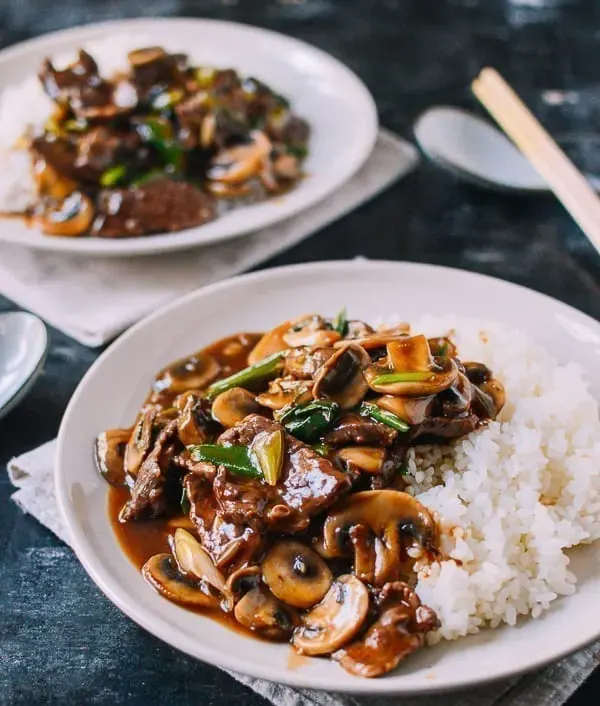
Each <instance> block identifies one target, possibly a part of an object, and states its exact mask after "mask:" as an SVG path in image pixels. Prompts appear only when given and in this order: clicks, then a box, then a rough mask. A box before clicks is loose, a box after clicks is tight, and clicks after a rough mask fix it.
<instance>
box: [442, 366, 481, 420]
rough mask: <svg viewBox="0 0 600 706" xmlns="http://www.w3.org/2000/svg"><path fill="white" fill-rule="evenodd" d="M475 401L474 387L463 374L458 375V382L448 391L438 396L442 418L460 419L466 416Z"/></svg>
mask: <svg viewBox="0 0 600 706" xmlns="http://www.w3.org/2000/svg"><path fill="white" fill-rule="evenodd" d="M472 399H473V385H471V383H470V382H469V378H468V377H467V376H466V375H463V373H458V375H457V377H456V380H455V382H454V384H453V385H451V386H450V387H449V388H448V389H447V390H444V391H443V392H441V393H440V394H439V395H438V402H439V403H440V405H441V408H442V416H445V417H458V416H460V415H463V414H466V413H467V412H468V411H469V409H470V407H471V401H472Z"/></svg>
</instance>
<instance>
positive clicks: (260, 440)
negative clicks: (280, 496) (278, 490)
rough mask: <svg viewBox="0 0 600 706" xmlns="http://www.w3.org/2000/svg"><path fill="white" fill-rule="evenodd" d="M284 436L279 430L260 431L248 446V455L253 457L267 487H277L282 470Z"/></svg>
mask: <svg viewBox="0 0 600 706" xmlns="http://www.w3.org/2000/svg"><path fill="white" fill-rule="evenodd" d="M284 446H285V434H284V433H283V431H282V430H281V429H275V431H261V432H260V434H257V435H256V436H255V437H254V439H253V441H252V443H251V444H250V455H251V456H254V458H255V459H256V462H257V465H258V467H259V468H260V470H261V471H262V474H263V477H264V479H265V480H266V481H267V483H268V484H269V485H277V481H278V480H279V476H280V475H281V470H282V468H283V448H284Z"/></svg>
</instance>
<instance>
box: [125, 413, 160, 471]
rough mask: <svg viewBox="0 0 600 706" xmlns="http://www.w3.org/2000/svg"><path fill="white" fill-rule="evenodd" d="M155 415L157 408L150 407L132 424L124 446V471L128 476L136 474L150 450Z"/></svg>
mask: <svg viewBox="0 0 600 706" xmlns="http://www.w3.org/2000/svg"><path fill="white" fill-rule="evenodd" d="M156 416H157V410H156V409H155V408H153V407H150V408H149V409H146V410H145V411H143V412H142V413H141V414H140V416H139V417H138V419H137V421H136V423H135V424H134V426H133V431H132V432H131V436H130V438H129V442H128V443H127V447H126V448H125V473H126V474H127V475H128V476H130V478H135V477H136V476H137V474H138V472H139V470H140V468H141V465H142V463H143V462H144V459H145V458H146V456H147V455H148V453H149V452H150V447H151V446H152V441H153V432H154V421H155V420H156Z"/></svg>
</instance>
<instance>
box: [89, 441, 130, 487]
mask: <svg viewBox="0 0 600 706" xmlns="http://www.w3.org/2000/svg"><path fill="white" fill-rule="evenodd" d="M130 437H131V429H109V430H108V431H105V432H104V433H102V434H100V436H99V437H98V438H97V439H96V443H95V444H94V451H95V454H94V456H95V459H96V468H97V469H98V471H99V472H100V474H101V475H102V476H103V477H104V479H105V480H106V481H108V482H109V483H110V484H111V485H125V449H126V448H127V443H128V442H129V438H130Z"/></svg>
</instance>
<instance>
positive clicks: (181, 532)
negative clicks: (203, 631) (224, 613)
mask: <svg viewBox="0 0 600 706" xmlns="http://www.w3.org/2000/svg"><path fill="white" fill-rule="evenodd" d="M172 547H173V555H174V557H175V560H176V561H177V565H178V567H179V570H180V571H181V573H182V574H185V575H187V576H193V577H195V578H196V579H197V580H198V581H201V582H203V583H206V584H208V585H209V586H212V588H214V589H215V590H216V591H218V592H219V593H220V594H221V595H222V596H223V599H224V608H225V609H226V610H231V607H232V603H233V601H232V598H231V594H230V593H229V590H228V588H227V585H226V583H225V577H224V576H223V574H222V573H221V572H220V571H219V569H217V567H216V566H215V563H214V562H213V560H212V558H211V556H210V554H209V553H208V552H207V551H206V549H204V547H203V546H202V545H201V544H200V542H198V540H197V539H196V538H195V537H194V536H193V535H192V534H190V532H188V531H187V530H185V529H183V528H181V527H180V528H178V529H177V530H175V534H174V535H173V538H172Z"/></svg>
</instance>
